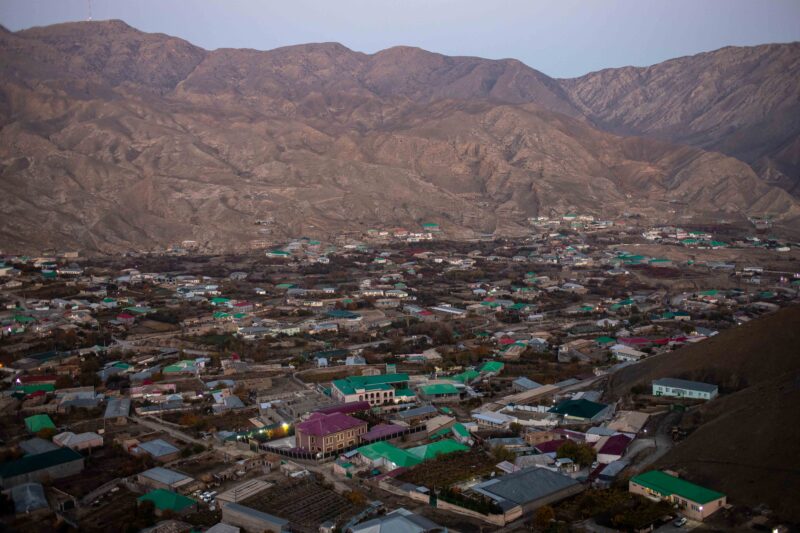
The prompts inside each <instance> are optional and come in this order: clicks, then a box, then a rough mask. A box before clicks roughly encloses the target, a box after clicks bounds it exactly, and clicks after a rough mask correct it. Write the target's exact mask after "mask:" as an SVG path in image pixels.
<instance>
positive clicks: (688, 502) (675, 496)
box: [628, 470, 727, 520]
mask: <svg viewBox="0 0 800 533" xmlns="http://www.w3.org/2000/svg"><path fill="white" fill-rule="evenodd" d="M628 490H629V491H630V492H632V493H634V494H641V495H643V496H648V497H653V496H655V497H657V498H660V499H662V500H667V501H669V502H670V503H673V504H677V505H678V507H679V508H680V509H681V513H682V514H685V515H686V516H687V517H689V518H692V519H694V520H704V519H705V518H706V517H708V516H709V515H710V514H712V513H714V512H716V511H717V510H719V509H720V508H722V507H723V506H724V505H725V503H726V499H727V498H726V496H725V495H724V494H722V493H721V492H717V491H715V490H711V489H707V488H705V487H701V486H700V485H695V484H694V483H691V482H689V481H686V480H685V479H681V478H679V477H676V476H673V475H671V474H667V473H666V472H661V471H660V470H651V471H650V472H644V473H643V474H639V475H638V476H634V477H632V478H631V479H630V482H629V483H628Z"/></svg>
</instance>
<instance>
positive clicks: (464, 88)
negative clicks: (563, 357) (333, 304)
mask: <svg viewBox="0 0 800 533" xmlns="http://www.w3.org/2000/svg"><path fill="white" fill-rule="evenodd" d="M0 65H1V66H0V69H2V70H3V74H4V75H3V76H2V77H0V126H2V129H0V176H2V180H3V185H4V190H5V191H7V194H4V195H3V196H2V197H1V198H0V208H2V210H3V213H4V218H3V223H2V225H0V245H2V246H4V247H8V248H9V249H15V250H17V249H19V250H29V249H32V247H33V249H39V248H42V247H48V246H58V247H64V246H83V247H89V248H90V249H94V250H98V251H112V250H124V249H130V248H152V247H161V246H164V245H168V244H171V243H175V242H178V241H180V240H184V239H195V240H198V241H201V242H204V243H208V245H209V246H211V247H214V248H241V247H245V246H247V245H248V244H249V243H251V242H253V241H256V240H264V239H271V238H280V237H282V236H287V235H297V234H300V233H303V234H313V235H318V236H328V235H332V234H336V233H340V232H345V231H360V230H364V229H367V228H369V227H390V226H399V225H404V226H409V227H411V228H415V227H418V224H419V223H421V222H423V221H437V222H439V223H441V224H442V226H443V227H444V228H445V229H446V230H447V231H448V232H449V234H450V235H451V236H454V237H469V236H474V235H475V234H477V233H481V232H497V233H498V234H521V233H523V232H525V231H526V221H525V220H526V218H527V217H528V216H531V215H535V214H538V213H549V212H554V213H557V212H561V211H563V210H567V209H570V210H571V209H578V210H581V211H586V212H592V213H596V214H598V215H601V216H613V215H615V214H618V213H620V212H623V211H636V212H642V213H646V214H648V213H649V214H653V215H656V216H660V217H663V218H665V219H668V218H669V217H677V216H680V215H684V214H694V215H701V216H720V214H722V216H725V217H734V218H739V219H741V218H742V217H743V214H744V213H763V212H770V213H774V214H776V215H779V216H781V217H783V221H784V222H785V223H791V222H792V221H793V220H797V219H798V217H800V210H799V209H798V203H797V202H796V200H794V199H793V198H792V197H791V196H789V195H788V194H786V193H785V192H784V191H782V190H780V189H778V188H775V187H770V186H768V185H765V184H764V183H763V182H761V181H760V180H759V179H758V178H757V176H756V175H755V174H754V173H753V172H752V171H751V169H750V168H749V167H748V166H747V165H745V164H743V163H741V162H739V161H737V160H735V159H732V158H727V157H724V156H722V155H720V154H715V153H708V152H703V151H702V150H698V149H694V148H688V147H683V146H675V145H670V144H667V143H664V142H660V141H655V140H645V139H641V138H622V137H617V136H615V135H611V134H608V133H604V132H602V131H599V130H596V129H594V128H593V127H591V126H590V125H588V124H587V122H586V120H585V119H584V118H583V117H582V116H580V114H579V113H578V111H577V110H576V108H575V107H574V106H573V105H572V104H571V103H570V99H569V97H568V96H567V95H566V93H565V92H564V91H563V90H562V89H561V87H560V86H559V85H558V84H557V83H556V82H554V81H553V80H551V79H550V78H547V77H546V76H545V75H543V74H541V73H539V72H536V71H535V70H533V69H530V68H528V67H525V66H524V65H522V64H521V63H519V62H516V61H511V60H504V61H489V60H482V59H477V58H450V57H446V56H441V55H438V54H432V53H429V52H425V51H423V50H419V49H414V48H405V47H399V48H393V49H389V50H385V51H383V52H379V53H377V54H373V55H366V54H361V53H357V52H353V51H351V50H348V49H347V48H345V47H343V46H341V45H338V44H316V45H302V46H295V47H288V48H282V49H277V50H273V51H269V52H258V51H253V50H217V51H213V52H207V51H204V50H201V49H199V48H196V47H194V46H192V45H190V44H188V43H186V42H185V41H181V40H180V39H175V38H172V37H168V36H165V35H158V34H144V33H141V32H138V31H137V30H134V29H133V28H130V27H129V26H127V25H125V24H124V23H121V22H117V21H111V22H98V23H74V24H62V25H57V26H51V27H46V28H35V29H31V30H26V31H23V32H18V33H9V32H0ZM531 101H532V102H533V103H528V102H531ZM264 219H272V220H273V221H274V223H273V224H272V226H271V227H270V229H269V230H268V231H269V232H270V233H269V234H266V235H265V233H264V232H265V228H264V227H263V226H257V225H256V224H255V222H256V221H257V220H264Z"/></svg>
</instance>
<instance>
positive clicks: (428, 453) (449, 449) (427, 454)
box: [407, 439, 469, 461]
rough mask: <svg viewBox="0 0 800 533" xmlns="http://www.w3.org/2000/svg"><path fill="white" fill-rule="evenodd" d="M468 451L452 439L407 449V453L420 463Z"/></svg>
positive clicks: (467, 448)
mask: <svg viewBox="0 0 800 533" xmlns="http://www.w3.org/2000/svg"><path fill="white" fill-rule="evenodd" d="M468 450H469V446H464V445H463V444H460V443H458V442H456V441H454V440H452V439H443V440H439V441H436V442H432V443H430V444H424V445H422V446H417V447H415V448H409V449H408V450H407V451H408V453H410V454H411V455H413V456H414V457H417V458H419V459H420V460H422V461H427V460H429V459H435V458H436V457H439V456H440V455H445V454H448V453H454V452H466V451H468Z"/></svg>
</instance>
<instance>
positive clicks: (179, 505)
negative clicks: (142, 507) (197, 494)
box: [137, 489, 197, 512]
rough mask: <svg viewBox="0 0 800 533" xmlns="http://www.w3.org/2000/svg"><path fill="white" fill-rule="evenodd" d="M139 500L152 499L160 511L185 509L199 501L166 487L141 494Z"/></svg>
mask: <svg viewBox="0 0 800 533" xmlns="http://www.w3.org/2000/svg"><path fill="white" fill-rule="evenodd" d="M137 500H138V501H140V502H144V501H151V502H153V505H155V507H156V509H158V510H160V511H173V512H180V511H183V510H184V509H186V508H188V507H191V506H192V505H195V504H196V503H197V502H196V501H194V500H193V499H191V498H187V497H186V496H184V495H182V494H178V493H177V492H172V491H171V490H165V489H156V490H153V491H150V492H148V493H147V494H145V495H144V496H139V497H138V498H137Z"/></svg>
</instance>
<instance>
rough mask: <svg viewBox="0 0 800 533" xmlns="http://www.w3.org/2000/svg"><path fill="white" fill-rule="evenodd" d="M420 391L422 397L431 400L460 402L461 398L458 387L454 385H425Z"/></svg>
mask: <svg viewBox="0 0 800 533" xmlns="http://www.w3.org/2000/svg"><path fill="white" fill-rule="evenodd" d="M418 390H419V393H420V395H421V396H422V397H424V398H427V399H429V400H440V401H441V400H458V399H459V398H460V396H461V394H460V391H459V390H458V387H456V386H455V385H453V384H452V383H436V384H433V385H423V386H421V387H420V388H419V389H418Z"/></svg>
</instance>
